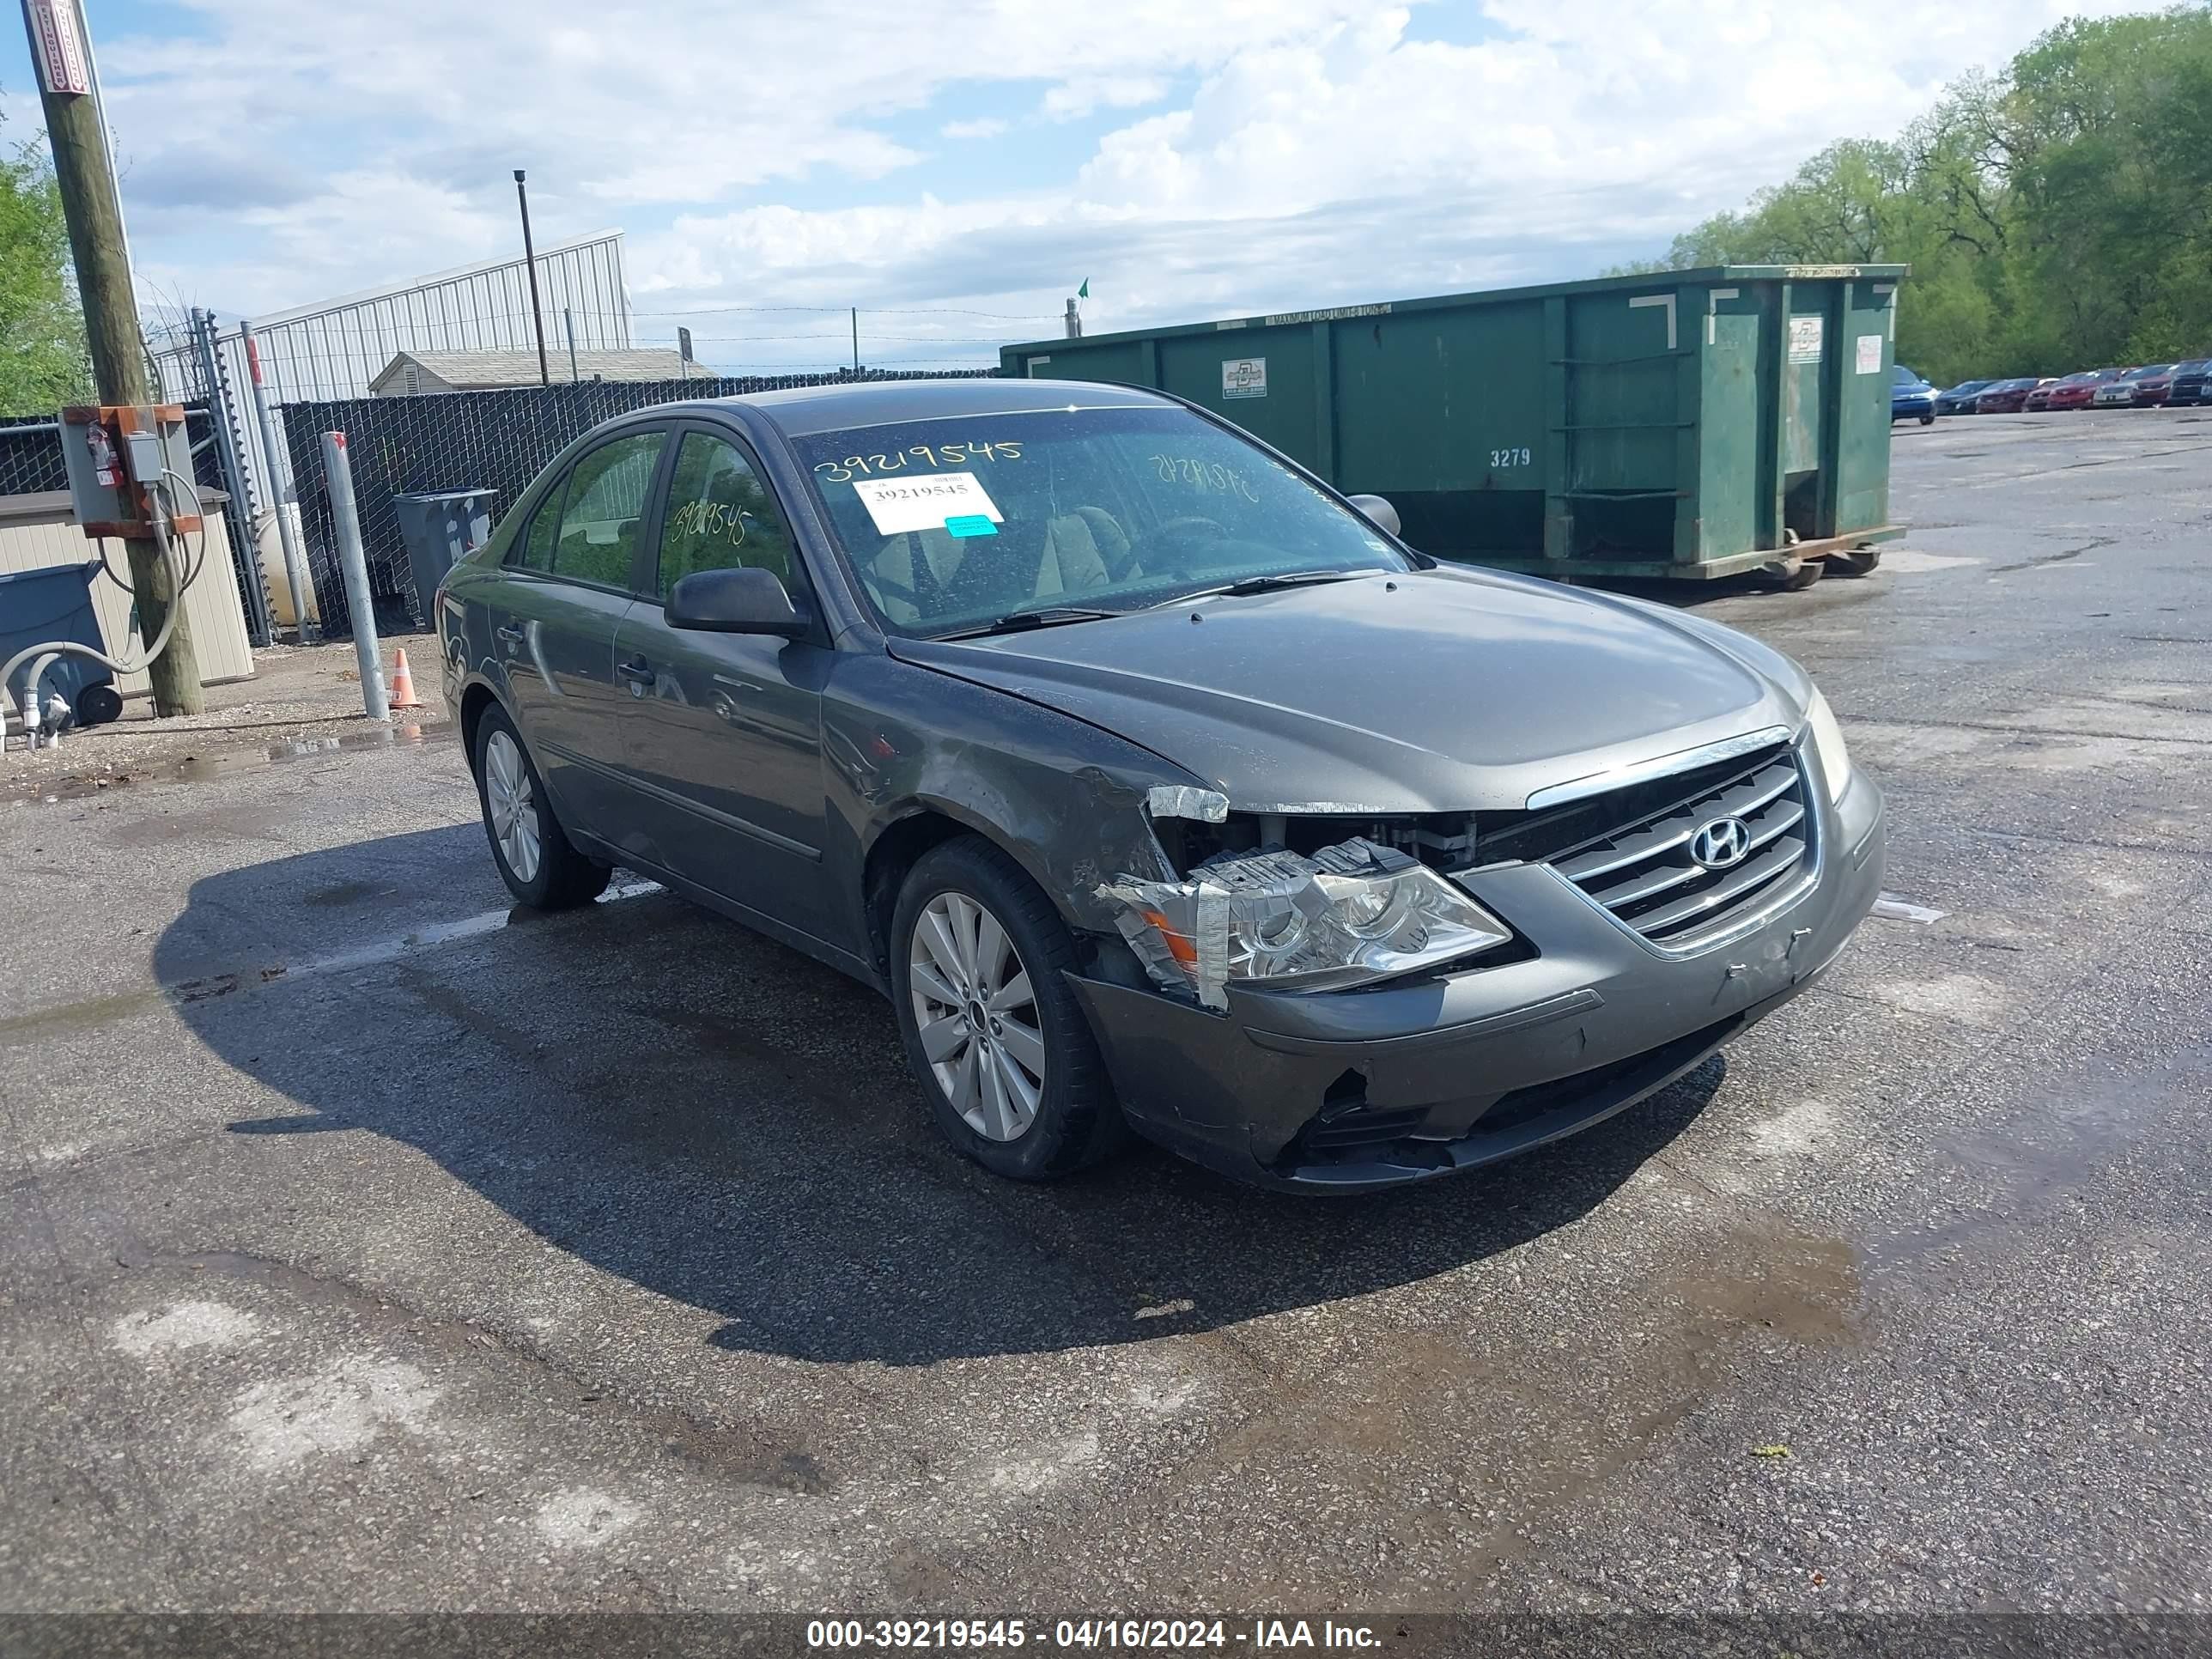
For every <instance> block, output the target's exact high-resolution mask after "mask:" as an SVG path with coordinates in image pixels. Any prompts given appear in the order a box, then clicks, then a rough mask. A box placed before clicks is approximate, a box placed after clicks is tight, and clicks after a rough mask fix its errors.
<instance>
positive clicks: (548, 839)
mask: <svg viewBox="0 0 2212 1659" xmlns="http://www.w3.org/2000/svg"><path fill="white" fill-rule="evenodd" d="M476 774H477V804H478V805H481V806H482V807H483V821H484V835H485V836H486V838H487V839H488V840H489V841H490V842H491V856H492V862H493V863H495V864H496V865H498V866H499V873H500V877H501V879H502V880H504V881H505V882H506V883H507V891H508V892H510V893H512V894H513V895H514V896H515V897H516V898H517V899H518V900H520V902H522V903H524V904H526V905H528V906H530V908H532V909H533V910H568V909H573V908H575V907H576V906H577V905H579V904H589V903H590V902H592V900H593V899H595V898H597V897H599V895H600V894H601V893H603V892H605V890H606V887H607V881H608V878H610V877H611V876H612V875H613V874H614V871H613V869H612V868H611V866H607V865H604V864H601V863H600V862H599V860H596V859H588V858H586V857H585V856H584V855H583V854H581V853H580V852H578V851H577V850H576V848H575V845H574V842H570V841H569V839H568V833H567V832H566V831H565V830H563V829H562V828H561V821H560V819H558V818H557V817H554V815H553V803H552V802H551V801H550V800H549V799H546V795H545V782H544V779H542V778H540V777H539V776H538V763H536V762H535V761H533V760H532V759H531V758H530V750H528V749H526V748H525V747H524V746H523V742H522V734H521V733H520V732H517V731H516V730H515V729H514V722H513V721H512V720H509V719H508V718H507V711H506V710H505V709H504V708H500V707H499V705H498V704H496V703H495V704H493V705H492V706H491V707H490V708H487V709H485V710H484V712H483V719H482V720H478V721H477V752H476Z"/></svg>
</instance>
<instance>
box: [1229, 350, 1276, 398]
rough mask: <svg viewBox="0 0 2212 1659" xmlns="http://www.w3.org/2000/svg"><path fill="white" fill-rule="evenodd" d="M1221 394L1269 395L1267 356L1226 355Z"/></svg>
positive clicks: (1243, 395) (1235, 396) (1250, 396)
mask: <svg viewBox="0 0 2212 1659" xmlns="http://www.w3.org/2000/svg"><path fill="white" fill-rule="evenodd" d="M1221 395H1222V396H1223V397H1225V398H1264V397H1266V396H1267V359H1266V358H1265V357H1224V358H1223V359H1222V360H1221Z"/></svg>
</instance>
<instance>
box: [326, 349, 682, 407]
mask: <svg viewBox="0 0 2212 1659" xmlns="http://www.w3.org/2000/svg"><path fill="white" fill-rule="evenodd" d="M546 362H547V365H548V367H550V368H551V370H552V373H553V378H554V379H555V380H682V379H684V376H685V375H686V374H701V373H702V372H703V371H702V370H701V369H700V368H699V367H698V365H697V364H696V363H690V364H687V363H686V362H684V356H683V354H682V353H681V352H678V351H672V350H666V349H659V350H621V351H579V352H577V353H576V354H575V356H574V364H573V367H572V365H571V363H570V361H569V354H568V351H567V350H565V349H562V348H560V347H555V348H554V349H551V350H550V351H549V352H548V353H547V354H546ZM537 384H538V354H537V353H536V352H535V351H403V352H400V353H398V355H397V356H394V357H393V358H392V361H391V362H388V363H386V365H385V366H384V368H383V369H382V371H381V372H380V373H379V374H378V375H377V377H376V378H375V379H374V380H371V381H370V382H369V383H368V390H369V394H370V395H371V396H372V397H377V398H416V397H422V396H424V395H426V394H428V393H430V392H496V391H499V390H501V389H502V388H505V387H508V386H536V385H537Z"/></svg>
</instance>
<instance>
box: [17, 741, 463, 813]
mask: <svg viewBox="0 0 2212 1659" xmlns="http://www.w3.org/2000/svg"><path fill="white" fill-rule="evenodd" d="M458 735H459V734H458V732H457V731H456V729H455V727H454V726H453V722H452V721H450V720H441V721H440V722H438V723H437V724H435V725H433V726H423V725H420V724H417V723H416V722H413V721H410V722H408V723H407V724H405V725H393V726H381V727H379V728H377V729H376V730H374V731H370V732H347V733H345V734H344V735H343V736H339V737H327V738H295V739H293V740H291V741H289V742H286V743H273V744H266V745H264V747H261V748H258V749H255V748H240V749H225V750H217V751H216V753H214V754H212V755H188V756H186V757H185V758H184V759H182V760H180V761H169V762H163V763H155V764H152V765H149V766H145V767H143V768H130V767H126V768H125V769H123V770H121V771H118V772H103V773H99V774H96V775H88V776H70V777H63V778H57V779H54V780H53V781H51V782H49V783H47V784H46V786H45V787H43V788H41V787H40V786H39V785H37V784H36V783H33V784H30V785H28V786H27V793H30V794H32V796H33V799H38V800H40V801H42V802H44V803H46V804H47V805H53V804H54V803H56V802H59V801H70V800H82V799H85V798H86V797H87V796H88V795H103V794H109V793H113V792H114V791H115V790H117V789H118V788H121V787H125V786H126V785H129V784H134V783H208V782H212V781H214V780H216V779H217V778H226V777H231V776H234V775H237V774H239V773H242V772H253V771H258V770H259V769H261V768H262V767H264V766H281V765H283V764H284V763H287V762H290V761H301V760H315V759H318V758H319V757H325V756H329V755H338V754H348V753H354V752H357V751H359V750H366V749H427V748H428V747H430V746H431V745H433V744H445V743H452V742H453V741H455V739H456V738H457V737H458Z"/></svg>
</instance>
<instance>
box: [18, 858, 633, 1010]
mask: <svg viewBox="0 0 2212 1659" xmlns="http://www.w3.org/2000/svg"><path fill="white" fill-rule="evenodd" d="M660 890H661V887H660V884H659V883H658V882H653V881H629V882H617V883H616V884H614V885H612V886H611V887H609V888H608V889H607V890H606V891H605V892H604V893H602V894H600V895H599V899H598V901H597V902H599V903H601V904H617V903H620V902H622V901H623V900H624V899H631V898H641V897H643V896H645V895H647V894H648V893H658V892H659V891H660ZM308 902H314V900H313V896H310V897H309V900H308ZM551 916H552V913H550V912H548V911H544V910H532V909H530V908H527V907H526V906H524V905H519V904H518V905H516V906H514V907H513V908H512V909H507V910H486V911H484V912H483V913H482V914H481V915H473V916H463V917H462V918H460V920H459V921H441V922H433V923H431V924H430V925H429V926H428V927H415V928H410V929H409V930H408V931H407V932H406V933H398V934H394V935H392V936H391V937H389V938H386V939H372V940H370V941H368V943H366V944H363V945H351V946H349V947H347V948H346V949H344V950H341V951H331V953H329V954H328V955H326V956H319V957H308V958H307V960H305V961H303V962H293V963H283V962H280V963H268V964H264V965H261V966H256V967H248V968H236V969H226V970H223V971H222V972H219V973H211V974H202V975H197V976H196V977H194V978H191V979H186V980H177V981H172V982H170V983H167V984H165V985H158V986H149V987H146V988H145V989H143V990H138V991H125V992H122V993H118V994H116V995H113V996H105V997H93V998H88V999H87V1000H84V1001H82V1002H67V1003H63V1004H60V1005H59V1006H54V1007H48V1008H37V1009H33V1010H32V1011H31V1012H28V1013H24V1014H15V1015H10V1016H8V1017H6V1018H0V1039H6V1038H14V1037H21V1036H27V1035H29V1034H33V1033H40V1034H51V1033H56V1032H60V1031H64V1030H73V1029H82V1028H86V1027H92V1026H98V1025H102V1024H107V1023H108V1022H110V1021H112V1020H116V1019H123V1018H129V1017H130V1016H131V1015H134V1014H137V1013H141V1012H144V1011H146V1010H147V1009H149V1008H156V1007H161V1006H164V1005H168V1006H178V1005H182V1004H185V1003H192V1002H204V1001H207V1000H209V999H210V998H213V997H225V996H229V995H231V994H234V993H235V992H239V991H244V990H250V989H252V987H255V986H258V985H275V984H280V983H281V984H290V983H292V982H293V981H296V980H302V979H313V978H314V977H316V976H318V975H323V974H334V973H343V972H346V971H348V970H349V969H356V968H374V967H376V966H378V965H380V964H381V963H388V962H398V961H400V960H402V959H404V958H405V957H410V956H413V955H415V954H416V953H417V952H419V951H429V950H435V949H436V948H437V947H438V946H440V945H454V944H458V943H459V942H460V941H462V940H464V939H479V938H482V937H483V935H484V934H486V933H498V932H500V931H501V930H502V929H503V928H507V927H526V926H530V925H532V924H535V923H538V922H543V921H550V920H551Z"/></svg>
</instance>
